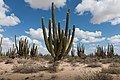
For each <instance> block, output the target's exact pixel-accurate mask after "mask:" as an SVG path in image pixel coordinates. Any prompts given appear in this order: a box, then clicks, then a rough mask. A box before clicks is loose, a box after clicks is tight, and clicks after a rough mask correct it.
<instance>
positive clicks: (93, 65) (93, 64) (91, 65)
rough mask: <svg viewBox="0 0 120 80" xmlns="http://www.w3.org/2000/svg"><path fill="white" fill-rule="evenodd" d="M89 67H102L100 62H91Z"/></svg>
mask: <svg viewBox="0 0 120 80" xmlns="http://www.w3.org/2000/svg"><path fill="white" fill-rule="evenodd" d="M87 67H91V68H96V67H101V64H99V63H90V64H88V65H87Z"/></svg>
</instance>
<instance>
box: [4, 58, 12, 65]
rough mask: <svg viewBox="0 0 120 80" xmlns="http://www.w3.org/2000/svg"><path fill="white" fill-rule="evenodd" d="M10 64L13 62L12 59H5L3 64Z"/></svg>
mask: <svg viewBox="0 0 120 80" xmlns="http://www.w3.org/2000/svg"><path fill="white" fill-rule="evenodd" d="M12 63H14V60H13V59H7V60H6V61H5V64H12Z"/></svg>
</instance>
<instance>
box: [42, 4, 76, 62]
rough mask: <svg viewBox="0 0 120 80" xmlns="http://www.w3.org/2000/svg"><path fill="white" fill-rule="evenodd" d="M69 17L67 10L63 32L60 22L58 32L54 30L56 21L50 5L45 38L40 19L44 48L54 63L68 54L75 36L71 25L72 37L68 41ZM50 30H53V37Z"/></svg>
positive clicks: (43, 23) (44, 30) (43, 26)
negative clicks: (47, 31)
mask: <svg viewBox="0 0 120 80" xmlns="http://www.w3.org/2000/svg"><path fill="white" fill-rule="evenodd" d="M69 17H70V9H68V12H67V16H66V28H65V31H64V30H61V28H60V22H58V31H57V29H56V20H55V10H54V3H52V20H51V19H50V20H49V33H48V37H47V33H46V29H45V22H44V18H42V29H43V35H44V40H45V44H46V47H47V49H48V51H49V52H50V53H51V56H52V57H53V58H54V61H58V60H61V59H62V58H63V57H64V55H66V54H68V53H69V51H70V49H71V47H72V43H73V40H74V35H75V25H73V32H72V37H71V39H70V35H71V34H70V33H71V32H70V30H69V32H68V26H69ZM51 28H53V29H52V30H53V35H52V31H51Z"/></svg>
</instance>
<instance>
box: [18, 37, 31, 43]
mask: <svg viewBox="0 0 120 80" xmlns="http://www.w3.org/2000/svg"><path fill="white" fill-rule="evenodd" d="M20 39H22V40H25V39H27V40H28V42H29V43H32V40H31V39H30V38H29V37H28V36H24V35H22V36H19V37H17V41H19V40H20Z"/></svg>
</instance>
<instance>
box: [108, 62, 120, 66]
mask: <svg viewBox="0 0 120 80" xmlns="http://www.w3.org/2000/svg"><path fill="white" fill-rule="evenodd" d="M109 67H120V63H111V64H110V65H109Z"/></svg>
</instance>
